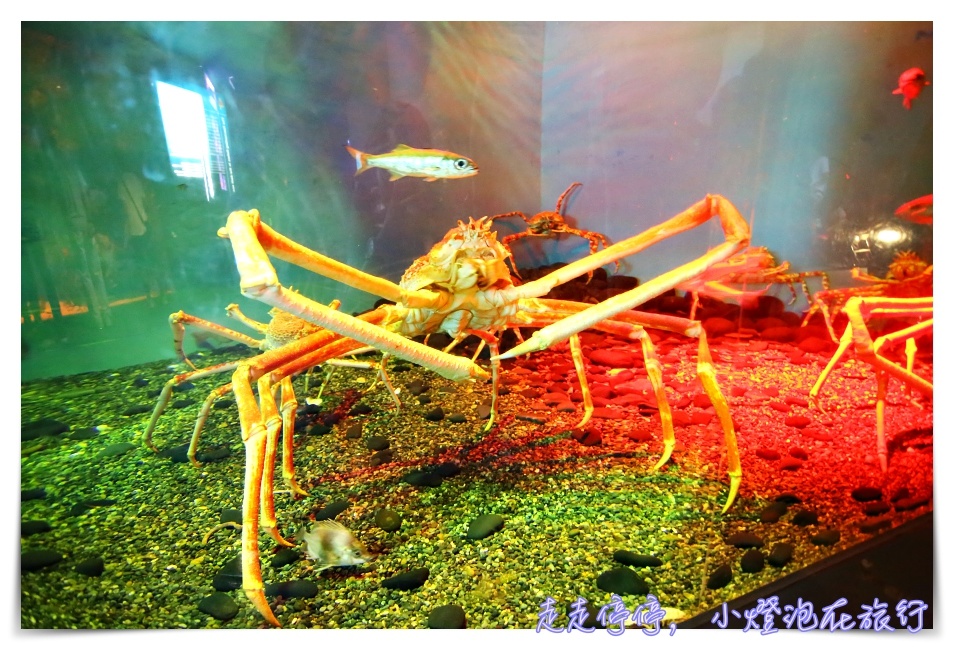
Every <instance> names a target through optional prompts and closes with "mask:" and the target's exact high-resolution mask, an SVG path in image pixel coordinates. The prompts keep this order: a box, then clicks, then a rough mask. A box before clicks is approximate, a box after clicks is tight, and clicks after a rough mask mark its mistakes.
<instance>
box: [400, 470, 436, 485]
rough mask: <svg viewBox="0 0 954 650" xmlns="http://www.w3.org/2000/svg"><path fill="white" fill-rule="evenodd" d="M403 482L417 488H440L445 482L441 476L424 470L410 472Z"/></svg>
mask: <svg viewBox="0 0 954 650" xmlns="http://www.w3.org/2000/svg"><path fill="white" fill-rule="evenodd" d="M401 480H402V481H404V482H405V483H408V484H410V485H414V486H416V487H439V486H440V485H441V484H442V483H443V482H444V479H442V478H441V475H440V474H438V473H436V472H426V471H424V470H422V469H415V470H412V471H410V472H408V473H407V474H405V475H404V477H403V478H402V479H401Z"/></svg>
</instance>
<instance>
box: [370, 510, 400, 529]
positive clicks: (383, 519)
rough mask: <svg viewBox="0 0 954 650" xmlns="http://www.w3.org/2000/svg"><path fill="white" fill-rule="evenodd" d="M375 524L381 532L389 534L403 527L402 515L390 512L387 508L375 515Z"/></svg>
mask: <svg viewBox="0 0 954 650" xmlns="http://www.w3.org/2000/svg"><path fill="white" fill-rule="evenodd" d="M374 523H375V524H376V525H377V526H378V528H380V529H381V530H385V531H387V532H389V533H390V532H393V531H395V530H397V529H398V528H400V527H401V523H402V520H401V515H399V514H398V513H396V512H394V511H393V510H388V509H387V508H381V509H380V510H378V511H377V512H375V513H374Z"/></svg>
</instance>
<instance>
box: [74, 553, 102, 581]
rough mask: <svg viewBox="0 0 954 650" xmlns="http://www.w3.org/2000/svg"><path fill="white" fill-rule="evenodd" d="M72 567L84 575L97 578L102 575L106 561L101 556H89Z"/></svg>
mask: <svg viewBox="0 0 954 650" xmlns="http://www.w3.org/2000/svg"><path fill="white" fill-rule="evenodd" d="M74 568H75V569H76V571H77V572H78V573H82V574H83V575H84V576H89V577H90V578H98V577H99V576H101V575H103V571H105V570H106V563H105V562H104V561H103V558H101V557H91V558H89V559H88V560H83V561H82V562H80V563H79V564H77V565H76V566H75V567H74Z"/></svg>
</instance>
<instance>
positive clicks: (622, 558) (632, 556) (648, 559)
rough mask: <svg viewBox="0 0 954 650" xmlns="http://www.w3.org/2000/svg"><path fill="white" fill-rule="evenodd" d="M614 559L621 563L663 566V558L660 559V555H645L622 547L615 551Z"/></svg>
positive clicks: (639, 565) (640, 565)
mask: <svg viewBox="0 0 954 650" xmlns="http://www.w3.org/2000/svg"><path fill="white" fill-rule="evenodd" d="M613 559H614V560H616V561H617V562H619V563H620V564H627V565H629V566H636V567H647V566H662V560H660V559H659V558H658V557H653V556H652V555H643V554H640V553H634V552H632V551H626V550H622V549H620V550H617V551H613Z"/></svg>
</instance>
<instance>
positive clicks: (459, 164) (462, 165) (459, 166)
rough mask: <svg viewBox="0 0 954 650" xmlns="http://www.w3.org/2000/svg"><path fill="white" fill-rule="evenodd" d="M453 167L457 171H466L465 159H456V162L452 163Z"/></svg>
mask: <svg viewBox="0 0 954 650" xmlns="http://www.w3.org/2000/svg"><path fill="white" fill-rule="evenodd" d="M454 167H456V168H457V169H467V159H466V158H458V159H457V160H455V161H454Z"/></svg>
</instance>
